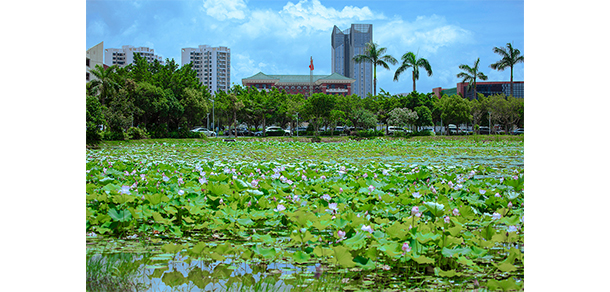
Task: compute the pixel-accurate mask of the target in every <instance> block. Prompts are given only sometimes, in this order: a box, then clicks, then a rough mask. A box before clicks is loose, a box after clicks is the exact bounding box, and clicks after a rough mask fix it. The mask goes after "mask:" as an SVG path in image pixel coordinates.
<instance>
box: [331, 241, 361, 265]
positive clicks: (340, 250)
mask: <svg viewBox="0 0 610 292" xmlns="http://www.w3.org/2000/svg"><path fill="white" fill-rule="evenodd" d="M332 250H333V257H332V258H331V262H332V263H334V264H336V265H340V266H343V267H347V268H351V267H354V266H355V265H356V263H354V261H353V259H354V258H353V257H352V253H351V252H350V251H349V250H348V249H347V248H346V247H344V246H335V247H333V248H332Z"/></svg>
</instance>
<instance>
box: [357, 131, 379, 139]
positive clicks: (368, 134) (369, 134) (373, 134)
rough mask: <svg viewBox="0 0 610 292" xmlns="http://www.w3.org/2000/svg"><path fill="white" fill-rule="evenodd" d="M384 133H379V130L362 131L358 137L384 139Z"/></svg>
mask: <svg viewBox="0 0 610 292" xmlns="http://www.w3.org/2000/svg"><path fill="white" fill-rule="evenodd" d="M383 135H384V134H383V131H377V130H362V131H358V137H365V138H368V137H382V136H383Z"/></svg>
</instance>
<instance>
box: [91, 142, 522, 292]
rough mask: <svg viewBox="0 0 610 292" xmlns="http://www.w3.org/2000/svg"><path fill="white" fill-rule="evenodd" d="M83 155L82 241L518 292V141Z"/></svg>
mask: <svg viewBox="0 0 610 292" xmlns="http://www.w3.org/2000/svg"><path fill="white" fill-rule="evenodd" d="M86 160H87V163H86V164H87V167H86V168H87V173H86V181H87V184H86V189H87V197H86V213H87V221H86V228H87V233H88V236H89V237H92V236H95V237H96V238H109V239H122V240H123V239H128V238H131V239H140V238H142V239H145V240H144V242H151V243H154V244H155V245H153V246H150V247H148V248H146V249H147V251H148V252H149V253H150V252H153V253H159V254H168V255H169V257H168V258H166V259H165V262H167V261H170V262H171V259H175V260H177V259H176V257H175V256H172V254H176V256H177V255H178V254H179V255H180V259H179V260H178V261H180V262H186V263H187V264H188V263H190V262H191V261H195V260H200V261H204V262H206V263H210V264H212V265H216V266H218V263H221V265H223V266H224V267H225V268H226V267H228V265H229V264H230V265H231V266H235V267H236V268H237V267H239V266H240V265H241V264H240V263H246V264H249V265H250V266H251V267H252V266H258V265H259V264H264V266H265V267H266V266H267V265H271V264H273V263H279V262H283V263H287V264H290V265H293V266H297V267H303V269H305V267H312V269H314V268H313V265H314V264H316V263H318V264H319V265H321V266H323V267H325V269H329V268H330V269H331V270H337V269H339V270H341V269H350V270H351V271H352V272H355V274H354V273H352V274H350V276H347V277H349V279H347V280H348V281H347V283H354V285H369V286H368V287H369V288H373V287H375V288H374V289H376V290H382V289H384V288H387V287H390V286H391V285H397V286H396V287H397V288H398V287H404V288H406V289H411V288H413V287H416V286H419V287H422V288H423V287H428V288H434V287H436V288H438V289H446V288H448V287H452V289H453V288H455V287H461V288H460V289H474V288H476V287H478V286H477V285H481V286H485V287H488V288H489V289H491V290H495V289H523V232H524V223H523V215H524V213H523V202H524V200H523V182H524V178H523V143H522V142H475V141H468V140H466V141H434V142H408V141H406V140H391V141H388V140H384V139H375V140H368V141H361V142H347V143H294V142H292V143H285V142H273V141H267V142H247V143H244V142H241V143H240V142H237V143H222V142H214V143H188V144H187V143H175V144H174V143H152V144H151V143H146V144H136V143H130V144H126V145H124V146H121V147H113V148H102V149H100V150H88V151H87V158H86ZM163 238H165V240H162V239H163ZM122 250H123V251H124V252H125V250H124V249H122ZM214 262H216V264H214ZM148 268H149V269H152V270H157V271H158V273H159V276H163V278H164V282H165V277H166V276H165V275H168V273H171V270H167V268H168V266H167V264H161V265H159V264H157V265H152V266H148ZM199 269H201V268H194V267H193V268H192V270H190V271H193V273H195V271H197V270H199ZM252 269H254V268H252ZM316 270H317V268H316ZM309 271H311V270H309ZM346 272H347V270H344V273H346ZM155 273H157V272H155ZM187 274H189V278H184V276H182V275H181V277H180V279H182V280H180V281H182V282H181V283H184V281H186V282H187V283H188V282H189V279H190V272H188V271H187ZM312 274H313V272H312ZM216 276H219V275H216ZM167 277H169V276H167ZM219 277H221V278H222V279H233V281H235V280H236V279H238V278H237V277H239V278H241V277H242V276H238V275H234V274H232V273H230V272H229V273H228V274H225V275H224V276H223V275H220V276H219ZM234 277H235V278H234ZM196 278H197V277H193V279H196ZM246 278H247V277H246ZM185 279H186V280H185ZM280 280H282V281H283V282H284V283H286V285H288V284H290V283H292V284H295V282H294V281H296V279H295V278H294V276H293V278H290V277H285V278H283V279H280ZM349 281H352V282H349ZM365 282H366V284H364V283H365ZM369 282H370V283H369ZM193 283H194V282H193ZM308 283H309V284H308ZM475 283H476V284H475ZM297 284H298V283H297ZM295 285H296V284H295ZM298 285H305V286H302V287H308V286H307V285H311V282H305V283H303V282H301V283H300V284H298ZM348 286H349V285H346V287H348ZM443 287H445V288H443ZM310 288H311V287H310ZM304 289H305V290H307V289H306V288H304Z"/></svg>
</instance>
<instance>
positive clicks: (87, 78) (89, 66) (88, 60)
mask: <svg viewBox="0 0 610 292" xmlns="http://www.w3.org/2000/svg"><path fill="white" fill-rule="evenodd" d="M87 67H91V65H89V58H87ZM87 80H89V78H87Z"/></svg>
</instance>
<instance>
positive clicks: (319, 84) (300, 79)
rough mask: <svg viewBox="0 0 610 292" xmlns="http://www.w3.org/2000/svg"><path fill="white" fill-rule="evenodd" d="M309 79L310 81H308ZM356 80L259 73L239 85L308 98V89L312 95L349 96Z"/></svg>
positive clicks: (331, 76)
mask: <svg viewBox="0 0 610 292" xmlns="http://www.w3.org/2000/svg"><path fill="white" fill-rule="evenodd" d="M310 77H311V79H310ZM311 81H313V83H312V82H311ZM355 81H356V80H354V79H352V78H347V77H345V76H342V75H340V74H338V73H333V74H330V75H313V76H310V75H267V74H265V73H263V72H259V73H257V74H255V75H253V76H251V77H248V78H244V79H242V80H241V83H242V85H243V86H245V87H254V88H256V89H258V90H265V91H267V92H268V91H269V90H271V89H272V88H277V89H279V90H285V91H286V93H288V94H302V95H303V96H305V97H308V96H309V92H310V87H313V93H325V94H337V95H350V94H353V92H352V88H353V86H352V84H353V83H354V82H355Z"/></svg>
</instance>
